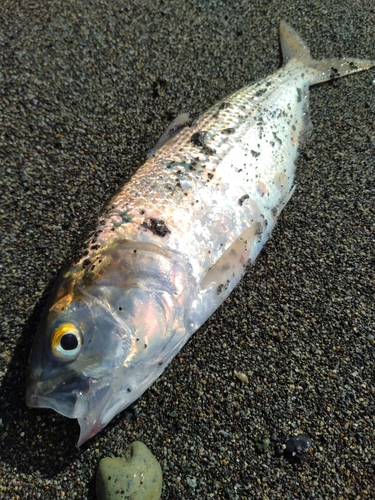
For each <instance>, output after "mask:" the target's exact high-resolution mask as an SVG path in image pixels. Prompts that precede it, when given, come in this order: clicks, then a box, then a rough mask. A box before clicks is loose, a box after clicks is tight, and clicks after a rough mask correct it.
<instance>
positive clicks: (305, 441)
mask: <svg viewBox="0 0 375 500" xmlns="http://www.w3.org/2000/svg"><path fill="white" fill-rule="evenodd" d="M310 447H311V438H309V437H308V436H295V437H292V438H290V439H288V441H287V442H286V443H285V449H284V456H285V457H286V458H288V459H292V460H293V461H296V462H301V461H302V459H303V458H304V456H305V455H306V453H307V451H308V450H309V449H310Z"/></svg>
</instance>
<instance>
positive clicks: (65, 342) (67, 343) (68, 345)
mask: <svg viewBox="0 0 375 500" xmlns="http://www.w3.org/2000/svg"><path fill="white" fill-rule="evenodd" d="M60 345H61V347H62V348H63V349H64V351H72V350H73V349H75V348H76V347H78V339H77V337H76V336H75V335H74V333H66V334H65V335H63V336H62V337H61V341H60Z"/></svg>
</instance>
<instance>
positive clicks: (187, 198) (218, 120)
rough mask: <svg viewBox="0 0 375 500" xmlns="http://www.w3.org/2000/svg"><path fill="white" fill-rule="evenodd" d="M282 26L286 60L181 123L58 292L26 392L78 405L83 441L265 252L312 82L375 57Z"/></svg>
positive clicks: (289, 184)
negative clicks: (339, 53)
mask: <svg viewBox="0 0 375 500" xmlns="http://www.w3.org/2000/svg"><path fill="white" fill-rule="evenodd" d="M280 37H281V45H282V51H283V56H284V62H285V64H284V66H283V67H282V68H281V69H279V70H278V71H276V72H275V73H274V74H273V75H271V76H269V77H267V78H265V79H263V80H261V81H258V82H257V83H254V84H251V85H250V86H247V87H244V88H243V89H241V90H239V91H237V92H235V93H234V94H232V95H231V96H229V97H227V98H225V99H223V100H221V101H220V102H218V103H217V104H215V105H214V106H213V107H211V108H210V109H209V110H208V111H206V112H205V113H204V114H203V115H202V116H201V117H200V118H199V119H197V120H196V121H194V122H193V123H192V124H191V125H190V126H185V128H183V129H182V130H180V131H179V132H178V133H177V134H175V135H174V136H173V137H171V135H172V134H171V130H170V129H168V130H167V133H166V134H164V135H163V137H162V139H161V141H159V143H158V144H157V146H158V147H157V149H156V148H155V149H154V150H152V151H151V153H150V155H149V158H148V159H147V161H146V162H145V163H144V164H143V165H142V167H141V168H140V169H139V170H138V171H137V172H136V173H135V175H133V177H132V178H131V179H130V180H129V182H128V183H127V184H126V185H125V186H124V187H123V189H122V190H121V191H120V192H119V193H118V194H117V195H116V196H115V197H114V198H113V199H112V201H111V202H110V204H109V206H108V208H107V209H106V211H105V212H104V215H103V217H102V218H101V219H100V221H99V223H98V228H97V231H96V233H95V235H94V238H93V239H91V240H90V241H89V242H88V247H87V250H86V255H84V256H83V257H82V258H81V259H80V260H79V261H78V262H77V263H75V264H74V265H73V266H72V267H70V269H68V270H67V271H65V272H63V273H62V274H61V276H60V278H59V280H58V281H57V284H56V286H55V288H54V290H53V291H52V293H51V296H50V299H49V301H48V303H47V306H46V310H45V313H44V315H43V318H42V321H41V324H40V327H39V330H38V332H37V335H36V338H35V342H34V345H33V348H32V351H31V355H30V361H29V367H28V387H27V395H26V401H27V404H28V405H29V406H31V407H42V408H52V409H54V410H56V411H57V412H59V413H62V414H63V415H65V416H67V417H70V418H77V419H78V422H79V425H80V430H81V432H80V437H79V441H78V446H80V445H81V444H82V443H84V442H85V441H86V440H87V439H89V438H90V437H92V436H94V435H95V434H96V433H97V432H99V431H100V430H101V429H103V427H104V426H105V425H107V424H108V422H109V421H110V420H111V419H112V418H113V417H114V416H115V415H116V414H117V413H119V412H120V411H121V410H123V409H124V408H126V407H127V406H128V405H130V404H131V403H133V402H134V401H135V400H136V399H137V398H139V396H141V394H142V393H143V392H144V391H145V390H146V389H147V388H148V387H149V386H150V385H151V384H152V383H153V382H154V381H155V379H156V378H157V377H159V375H160V374H161V373H162V372H163V370H164V369H165V367H166V366H167V364H168V363H169V362H170V361H171V360H172V359H173V357H174V356H175V355H176V354H177V353H178V352H179V351H180V349H181V348H182V346H183V345H184V344H185V343H186V341H187V340H188V338H189V337H190V336H191V335H192V334H193V333H194V332H195V331H196V330H197V329H198V328H199V327H200V326H201V325H202V324H203V323H204V322H205V321H206V320H207V318H209V316H211V314H212V313H213V312H214V311H215V310H216V309H217V308H218V307H219V305H220V304H221V303H222V302H223V301H224V300H225V299H226V297H228V295H229V294H230V292H231V291H232V290H233V288H234V287H235V286H236V284H237V283H238V281H239V280H240V278H241V276H242V275H243V274H244V272H245V269H246V265H247V263H248V262H251V263H253V262H254V260H255V259H256V257H257V255H258V253H259V252H260V250H261V248H262V247H263V245H264V244H265V243H266V241H267V240H268V238H269V237H270V234H271V231H272V229H273V227H274V225H275V223H276V220H277V218H278V216H279V215H280V212H281V210H282V209H283V207H284V206H285V204H286V203H287V201H288V200H289V198H290V197H291V195H292V193H293V179H294V172H295V163H294V162H295V159H296V156H297V148H298V143H299V140H300V138H301V134H302V133H303V130H304V129H306V125H307V126H309V119H308V112H307V111H308V101H309V86H310V85H313V84H315V83H320V82H323V81H326V80H331V79H334V78H338V77H341V76H345V75H348V74H350V73H355V72H357V71H362V70H366V69H368V68H370V67H371V66H373V65H374V64H375V62H374V61H366V60H357V59H347V58H339V59H324V60H321V61H317V60H314V59H313V58H312V57H311V56H310V52H309V50H308V47H307V45H306V44H305V43H304V42H303V41H302V40H301V39H300V37H299V36H298V34H297V33H296V32H295V31H294V30H293V28H291V26H289V25H288V24H287V23H285V22H281V24H280ZM185 120H186V116H185V115H182V116H181V117H179V118H178V119H177V120H176V122H175V123H173V124H172V127H171V129H173V128H175V127H177V128H178V127H179V126H180V125H181V122H183V121H185Z"/></svg>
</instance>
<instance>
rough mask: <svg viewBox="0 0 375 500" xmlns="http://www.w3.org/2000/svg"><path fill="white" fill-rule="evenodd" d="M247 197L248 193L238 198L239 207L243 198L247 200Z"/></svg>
mask: <svg viewBox="0 0 375 500" xmlns="http://www.w3.org/2000/svg"><path fill="white" fill-rule="evenodd" d="M248 198H249V195H248V194H244V195H243V196H241V198H240V199H239V200H238V204H239V206H240V207H242V204H243V202H244V201H245V200H247V199H248Z"/></svg>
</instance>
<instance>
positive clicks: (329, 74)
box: [280, 21, 375, 85]
mask: <svg viewBox="0 0 375 500" xmlns="http://www.w3.org/2000/svg"><path fill="white" fill-rule="evenodd" d="M280 41H281V48H282V51H283V58H284V62H285V63H286V64H287V63H289V64H290V63H294V64H295V63H296V62H299V63H302V64H303V65H304V66H305V68H306V72H307V74H308V75H309V84H310V85H314V84H315V83H320V82H325V81H327V80H332V79H333V78H340V77H341V76H346V75H350V74H352V73H356V72H358V71H364V70H366V69H369V68H371V67H372V66H375V61H370V60H365V59H351V58H348V57H334V58H332V59H321V60H317V59H313V58H312V57H311V54H310V50H309V48H308V46H307V44H306V42H304V41H303V40H302V38H301V37H300V36H299V34H298V33H297V32H296V31H295V30H294V29H293V28H292V27H291V26H290V24H288V23H287V22H285V21H281V22H280Z"/></svg>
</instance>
